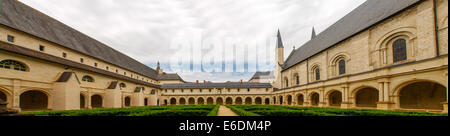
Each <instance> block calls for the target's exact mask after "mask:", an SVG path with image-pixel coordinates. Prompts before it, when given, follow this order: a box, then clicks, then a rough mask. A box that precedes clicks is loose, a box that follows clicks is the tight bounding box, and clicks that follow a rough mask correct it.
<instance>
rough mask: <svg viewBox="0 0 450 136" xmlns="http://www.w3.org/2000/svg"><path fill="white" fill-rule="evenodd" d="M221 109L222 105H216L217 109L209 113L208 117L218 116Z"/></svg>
mask: <svg viewBox="0 0 450 136" xmlns="http://www.w3.org/2000/svg"><path fill="white" fill-rule="evenodd" d="M219 108H220V105H216V107H214V109H212V110H211V112H209V114H208V115H207V116H217V113H218V112H219Z"/></svg>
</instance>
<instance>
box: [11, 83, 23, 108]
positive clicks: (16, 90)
mask: <svg viewBox="0 0 450 136" xmlns="http://www.w3.org/2000/svg"><path fill="white" fill-rule="evenodd" d="M12 93H13V94H12V95H13V96H12V109H14V110H17V111H19V112H20V111H21V109H20V80H13V90H12Z"/></svg>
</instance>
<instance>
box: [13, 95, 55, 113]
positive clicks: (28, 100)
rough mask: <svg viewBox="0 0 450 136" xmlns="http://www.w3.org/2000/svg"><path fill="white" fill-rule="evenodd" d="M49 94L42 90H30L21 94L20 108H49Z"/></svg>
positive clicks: (33, 109) (31, 109)
mask: <svg viewBox="0 0 450 136" xmlns="http://www.w3.org/2000/svg"><path fill="white" fill-rule="evenodd" d="M47 106H48V96H47V94H45V93H43V92H40V91H28V92H25V93H22V94H21V95H20V108H21V109H22V110H24V111H35V110H47Z"/></svg>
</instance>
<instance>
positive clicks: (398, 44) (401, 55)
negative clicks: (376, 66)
mask: <svg viewBox="0 0 450 136" xmlns="http://www.w3.org/2000/svg"><path fill="white" fill-rule="evenodd" d="M392 50H393V57H394V63H395V62H399V61H404V60H407V59H408V56H407V53H406V40H405V39H398V40H396V41H395V42H394V45H393V47H392Z"/></svg>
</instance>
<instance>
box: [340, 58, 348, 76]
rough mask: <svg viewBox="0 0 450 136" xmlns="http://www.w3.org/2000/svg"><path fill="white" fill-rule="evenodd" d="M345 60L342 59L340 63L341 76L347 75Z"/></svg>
mask: <svg viewBox="0 0 450 136" xmlns="http://www.w3.org/2000/svg"><path fill="white" fill-rule="evenodd" d="M345 67H346V66H345V60H344V59H341V60H340V61H339V75H343V74H345V73H346V72H347V71H346V69H345Z"/></svg>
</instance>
